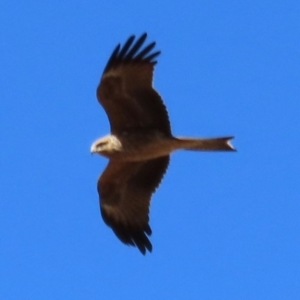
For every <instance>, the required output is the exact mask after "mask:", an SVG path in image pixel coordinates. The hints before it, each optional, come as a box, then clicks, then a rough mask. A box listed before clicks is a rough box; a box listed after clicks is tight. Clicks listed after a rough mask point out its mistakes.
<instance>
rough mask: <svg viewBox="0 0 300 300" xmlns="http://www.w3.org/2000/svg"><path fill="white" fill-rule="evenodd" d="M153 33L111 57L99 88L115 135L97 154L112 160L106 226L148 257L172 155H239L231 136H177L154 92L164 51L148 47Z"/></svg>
mask: <svg viewBox="0 0 300 300" xmlns="http://www.w3.org/2000/svg"><path fill="white" fill-rule="evenodd" d="M146 38H147V34H146V33H144V34H143V35H142V36H140V37H139V38H138V39H136V38H135V36H134V35H132V36H130V37H129V38H128V40H127V41H126V42H125V44H124V45H123V46H122V47H121V45H120V44H119V45H117V47H116V48H115V50H114V51H113V53H112V54H111V56H110V58H109V60H108V62H107V64H106V67H105V68H104V72H103V75H102V78H101V82H100V84H99V86H98V88H97V98H98V101H99V103H100V104H101V105H102V106H103V108H104V110H105V112H106V114H107V116H108V119H109V122H110V129H111V134H109V135H107V136H105V137H103V138H100V139H98V140H96V141H95V142H94V143H93V144H92V146H91V152H92V153H98V154H100V155H103V156H105V157H107V158H108V159H109V162H108V165H107V167H106V169H105V170H104V172H103V174H102V175H101V176H100V178H99V180H98V186H97V187H98V193H99V198H100V211H101V215H102V218H103V220H104V222H105V223H106V224H107V225H108V226H109V227H111V228H112V230H113V231H114V233H115V234H116V236H117V237H118V238H119V239H120V240H121V241H122V242H123V243H124V244H127V245H132V246H136V247H137V248H138V249H139V250H140V251H141V253H142V254H145V253H146V251H147V250H148V251H149V252H151V251H152V244H151V242H150V240H149V236H150V235H151V233H152V231H151V228H150V226H149V206H150V200H151V195H152V194H153V193H154V191H155V189H156V188H157V187H158V185H159V184H160V182H161V180H162V177H163V176H164V173H165V172H166V170H167V167H168V164H169V161H170V154H171V153H172V152H173V151H175V150H179V149H184V150H199V151H234V150H235V149H234V148H233V146H232V145H231V144H230V140H231V139H232V138H233V137H232V136H230V137H219V138H201V139H200V138H197V139H196V138H188V137H174V136H173V135H172V132H171V127H170V122H169V117H168V113H167V110H166V107H165V105H164V103H163V101H162V99H161V97H160V96H159V94H158V93H157V91H156V90H155V89H154V88H153V87H152V79H153V70H154V66H155V64H156V63H157V61H156V57H157V56H158V55H159V54H160V51H154V50H153V49H154V47H155V42H152V43H149V44H147V45H145V46H144V42H145V40H146Z"/></svg>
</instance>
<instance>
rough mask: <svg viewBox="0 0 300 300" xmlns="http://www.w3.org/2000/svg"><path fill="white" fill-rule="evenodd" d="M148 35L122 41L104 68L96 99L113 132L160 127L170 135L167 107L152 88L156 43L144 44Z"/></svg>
mask: <svg viewBox="0 0 300 300" xmlns="http://www.w3.org/2000/svg"><path fill="white" fill-rule="evenodd" d="M146 38H147V34H146V33H145V34H143V35H142V36H141V37H140V38H138V39H137V40H136V41H135V36H131V37H129V39H128V40H127V41H126V43H125V44H124V45H123V47H121V45H120V44H119V45H118V46H117V47H116V48H115V50H114V51H113V53H112V54H111V57H110V58H109V60H108V62H107V65H106V67H105V69H104V72H103V75H102V78H101V82H100V84H99V86H98V88H97V98H98V101H99V103H100V104H101V105H102V106H103V107H104V109H105V111H106V113H107V115H108V118H109V121H110V126H111V131H112V133H119V132H123V131H131V130H137V129H139V130H148V129H150V130H155V129H157V130H160V131H161V132H163V133H165V134H166V135H170V134H171V129H170V123H169V117H168V113H167V110H166V107H165V105H164V103H163V101H162V99H161V97H160V96H159V94H158V93H157V92H156V91H155V90H154V89H153V87H152V79H153V69H154V65H155V64H156V61H155V58H156V57H157V56H158V55H159V54H160V51H156V52H153V51H152V50H153V48H154V46H155V42H153V43H150V44H149V45H147V46H145V47H142V46H143V43H144V41H145V40H146Z"/></svg>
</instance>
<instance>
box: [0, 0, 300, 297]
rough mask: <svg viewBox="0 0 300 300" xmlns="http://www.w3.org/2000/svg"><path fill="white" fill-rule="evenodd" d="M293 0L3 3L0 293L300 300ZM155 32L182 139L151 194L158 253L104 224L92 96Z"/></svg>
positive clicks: (159, 71) (98, 127)
mask: <svg viewBox="0 0 300 300" xmlns="http://www.w3.org/2000/svg"><path fill="white" fill-rule="evenodd" d="M299 15H300V3H299V1H264V0H263V1H261V0H260V1H258V0H252V1H220V0H215V1H214V0H212V1H211V0H210V1H166V0H161V1H152V2H151V1H150V2H149V1H148V2H142V1H122V2H121V1H115V0H113V1H102V0H100V1H99V0H98V1H85V2H84V1H77V2H76V1H57V0H56V1H36V0H32V1H7V0H4V1H2V3H1V9H0V28H1V35H0V48H1V55H0V66H1V68H0V72H1V80H0V99H1V102H0V105H1V110H0V125H1V136H0V139H1V150H0V151H1V152H0V153H1V162H0V163H1V172H0V176H1V178H0V179H1V188H0V199H1V201H0V211H1V218H0V294H1V298H2V299H9V300H10V299H72V300H74V299H121V298H122V299H222V300H224V299H230V300H232V299H239V300H240V299H256V300H257V299H272V300H273V299H300V284H299V283H300V282H299V281H300V237H299V236H300V219H299V214H300V204H299V202H300V201H299V200H300V196H299V195H300V185H299V179H300V178H299V177H300V175H299V169H300V156H299V148H300V138H299V132H300V121H299V114H300V104H299V103H300V101H299V96H300V89H299V82H300V60H299V57H300V51H299V49H300V22H299ZM145 31H146V32H148V36H149V40H148V41H154V40H155V41H156V42H157V49H159V50H161V51H162V55H161V56H160V57H159V60H158V65H157V67H156V70H155V78H154V86H155V88H156V89H157V90H158V91H159V92H160V94H161V95H162V97H163V99H164V101H165V103H166V105H167V107H168V111H169V114H170V119H171V122H172V128H173V132H174V134H178V135H184V134H186V135H191V136H217V135H235V137H236V138H235V140H234V145H235V146H236V147H237V149H238V152H237V153H195V152H178V153H175V154H174V155H173V156H172V160H171V165H170V167H169V170H168V173H167V174H166V176H165V178H164V181H163V184H162V185H161V186H160V188H159V189H158V190H157V192H156V193H155V194H154V196H153V199H152V205H151V215H150V217H151V227H152V230H153V235H152V238H151V240H152V243H153V247H154V249H153V253H152V254H147V255H146V256H142V255H141V254H140V253H139V252H138V250H137V249H135V248H132V247H127V246H125V245H123V244H121V243H120V242H119V241H118V240H117V238H116V237H115V236H114V234H113V233H112V231H111V230H110V229H109V228H108V227H107V226H106V225H105V224H104V223H103V221H102V219H101V216H100V213H99V204H98V195H97V191H96V182H97V179H98V176H99V174H100V173H101V172H102V170H103V169H104V168H105V165H106V163H107V161H106V159H104V158H101V157H99V156H91V155H90V152H89V149H90V145H91V143H92V142H93V141H94V140H95V139H96V138H98V137H100V136H103V135H105V134H107V133H108V132H109V123H108V120H107V117H106V115H105V113H104V111H103V109H102V108H101V107H100V106H99V104H98V102H97V101H96V97H95V90H96V87H97V84H98V82H99V79H100V76H101V74H102V70H103V67H104V66H105V63H106V61H107V59H108V57H109V55H110V53H111V51H112V50H113V48H114V47H115V46H116V44H117V43H119V42H122V43H123V42H124V41H125V40H126V39H127V38H128V36H129V35H131V34H137V35H140V34H141V33H143V32H145Z"/></svg>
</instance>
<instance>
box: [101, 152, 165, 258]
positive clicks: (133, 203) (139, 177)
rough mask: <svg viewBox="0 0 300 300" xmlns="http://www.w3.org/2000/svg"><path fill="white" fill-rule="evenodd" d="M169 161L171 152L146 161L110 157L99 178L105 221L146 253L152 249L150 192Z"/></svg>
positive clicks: (119, 235)
mask: <svg viewBox="0 0 300 300" xmlns="http://www.w3.org/2000/svg"><path fill="white" fill-rule="evenodd" d="M168 164H169V156H164V157H160V158H156V159H153V160H148V161H144V162H119V161H113V160H110V161H109V163H108V165H107V167H106V169H105V170H104V172H103V174H102V175H101V177H100V178H99V180H98V193H99V198H100V210H101V215H102V218H103V220H104V222H105V223H106V224H107V225H108V226H110V227H111V228H112V230H113V231H114V233H115V234H116V236H117V237H118V238H119V239H120V240H121V241H122V242H123V243H125V244H127V245H133V246H136V247H138V249H139V250H140V251H141V252H142V253H143V254H145V253H146V251H147V250H148V251H150V252H151V251H152V245H151V242H150V241H149V238H148V236H150V235H151V228H150V226H149V216H148V214H149V205H150V200H151V195H152V193H153V192H154V191H155V189H156V187H158V185H159V183H160V181H161V179H162V177H163V175H164V173H165V172H166V170H167V167H168Z"/></svg>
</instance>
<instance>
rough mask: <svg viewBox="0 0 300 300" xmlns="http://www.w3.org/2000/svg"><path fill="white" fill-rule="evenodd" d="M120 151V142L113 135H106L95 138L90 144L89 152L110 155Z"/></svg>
mask: <svg viewBox="0 0 300 300" xmlns="http://www.w3.org/2000/svg"><path fill="white" fill-rule="evenodd" d="M119 151H122V144H121V142H120V141H119V139H118V138H117V137H116V136H114V135H107V136H105V137H102V138H100V139H98V140H96V141H95V142H94V143H93V144H92V146H91V153H97V154H100V155H104V156H108V157H109V156H110V155H112V154H114V153H115V152H119Z"/></svg>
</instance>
